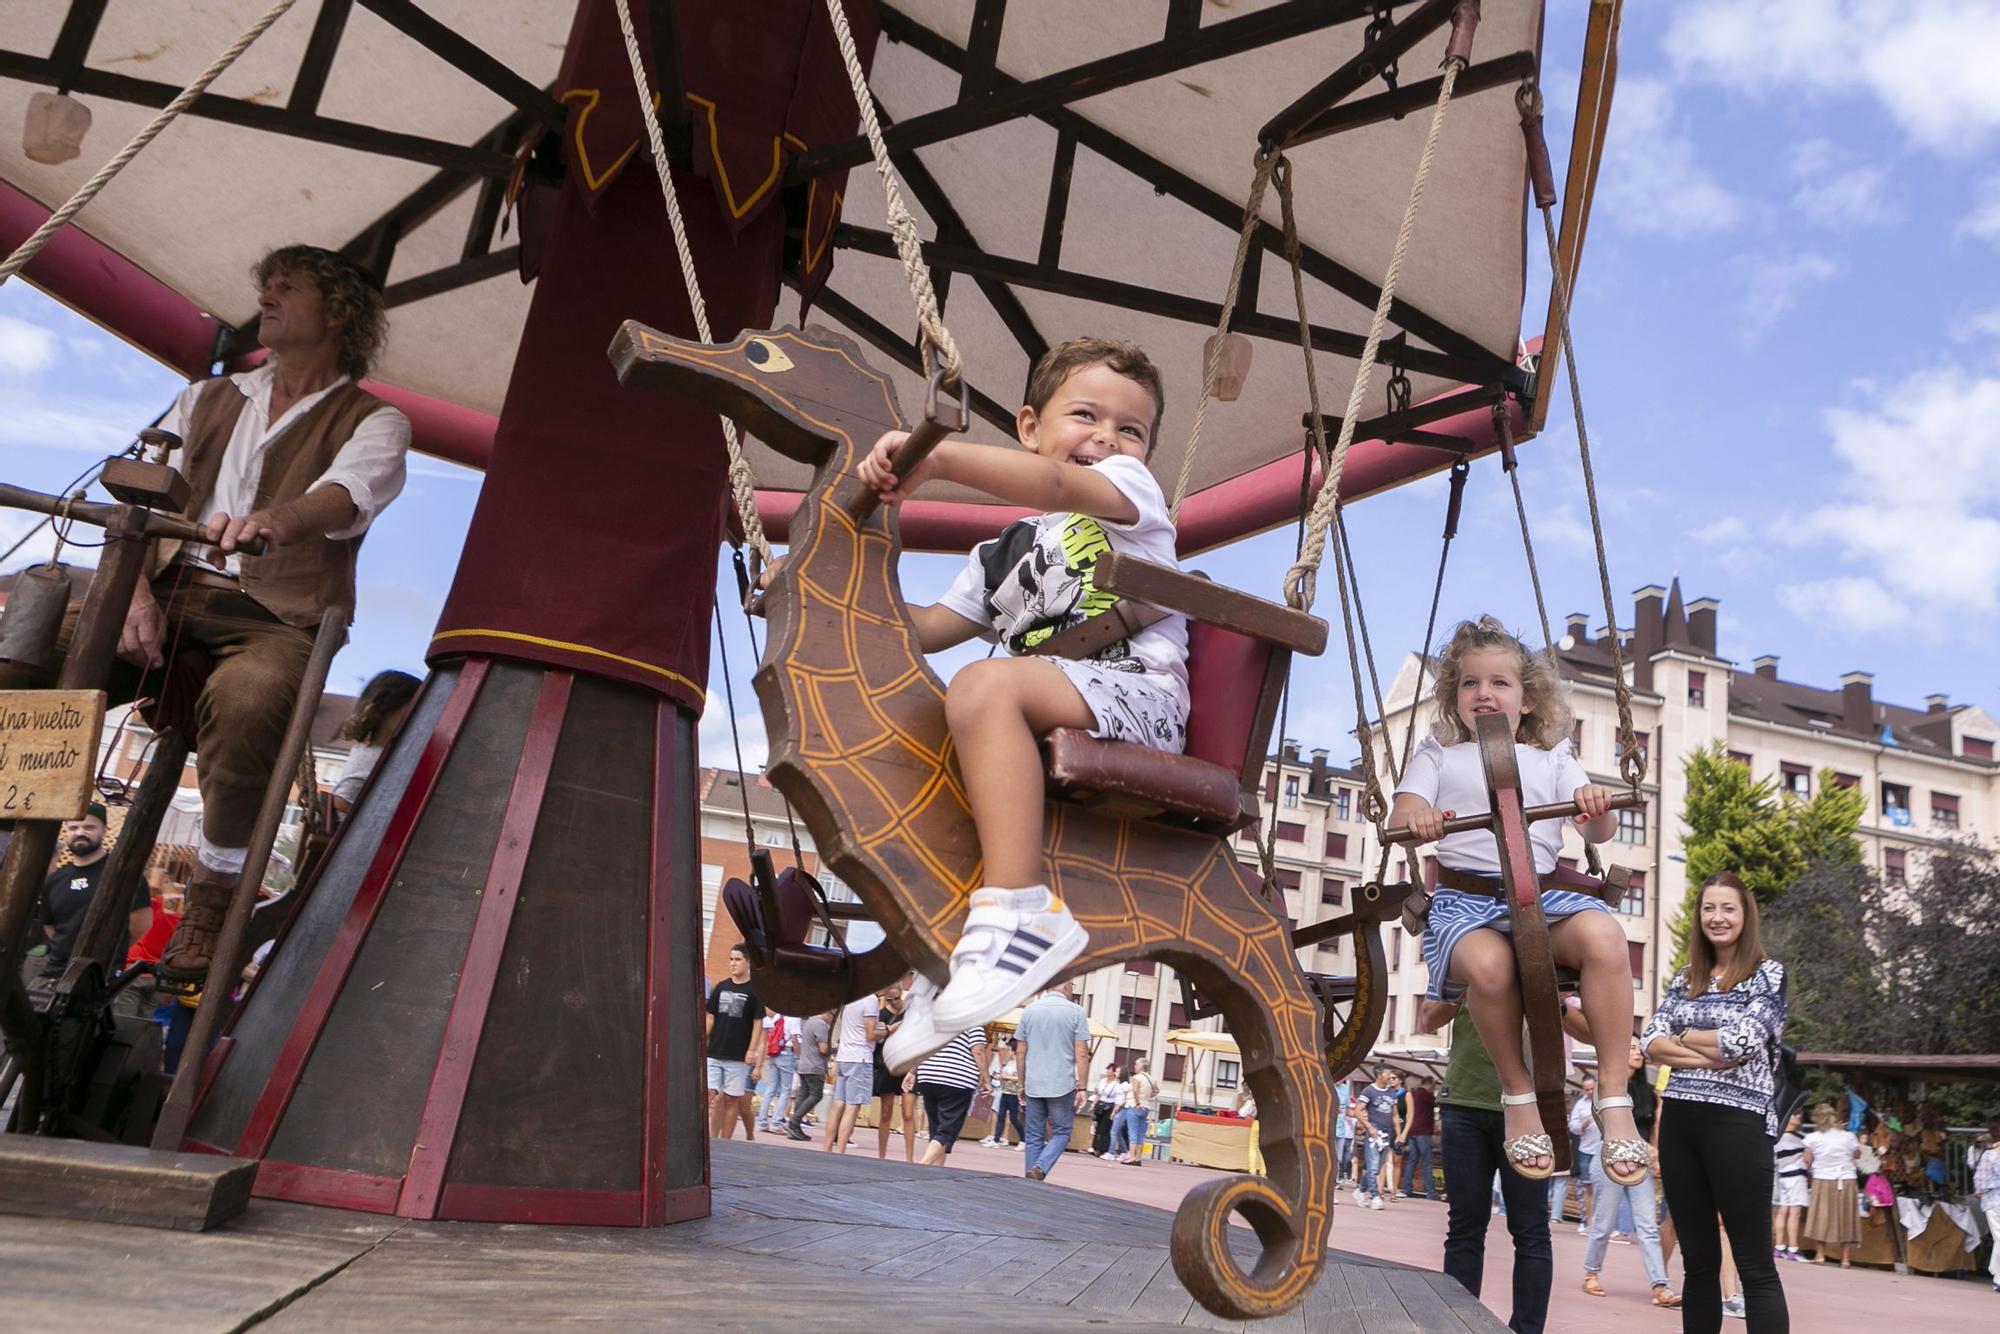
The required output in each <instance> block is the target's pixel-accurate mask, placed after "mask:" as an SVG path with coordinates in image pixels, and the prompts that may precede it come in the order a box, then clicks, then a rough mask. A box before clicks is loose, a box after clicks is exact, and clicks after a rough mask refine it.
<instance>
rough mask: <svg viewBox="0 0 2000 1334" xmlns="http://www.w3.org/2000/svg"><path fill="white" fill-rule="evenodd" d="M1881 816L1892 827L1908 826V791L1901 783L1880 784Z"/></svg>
mask: <svg viewBox="0 0 2000 1334" xmlns="http://www.w3.org/2000/svg"><path fill="white" fill-rule="evenodd" d="M1882 815H1883V818H1884V819H1886V820H1888V822H1889V823H1890V824H1892V825H1896V826H1898V827H1900V828H1908V827H1909V824H1910V789H1909V788H1908V787H1906V786H1904V785H1903V784H1901V783H1884V784H1882Z"/></svg>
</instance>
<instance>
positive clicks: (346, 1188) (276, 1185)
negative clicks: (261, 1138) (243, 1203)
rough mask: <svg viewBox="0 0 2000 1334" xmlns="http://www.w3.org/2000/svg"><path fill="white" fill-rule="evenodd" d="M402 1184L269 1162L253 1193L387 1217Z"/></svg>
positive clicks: (392, 1179)
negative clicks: (357, 1210) (385, 1215)
mask: <svg viewBox="0 0 2000 1334" xmlns="http://www.w3.org/2000/svg"><path fill="white" fill-rule="evenodd" d="M402 1184H403V1183H402V1182H400V1181H398V1180H397V1179H396V1178H395V1177H378V1176H370V1175H368V1174H367V1173H365V1172H339V1171H335V1170H334V1169H333V1168H330V1167H306V1166H304V1165H302V1164H299V1163H279V1162H272V1161H271V1160H270V1159H268V1158H267V1159H265V1160H264V1161H263V1162H261V1163H258V1164H257V1181H256V1183H255V1184H254V1185H253V1186H252V1187H251V1188H250V1193H251V1194H252V1195H255V1196H257V1197H258V1198H259V1199H265V1200H289V1201H291V1202H292V1203H294V1204H323V1205H327V1206H328V1207H330V1208H334V1209H359V1210H361V1211H362V1212H363V1213H371V1214H386V1213H390V1212H392V1211H393V1210H394V1209H395V1207H396V1192H397V1191H398V1190H399V1189H401V1188H402Z"/></svg>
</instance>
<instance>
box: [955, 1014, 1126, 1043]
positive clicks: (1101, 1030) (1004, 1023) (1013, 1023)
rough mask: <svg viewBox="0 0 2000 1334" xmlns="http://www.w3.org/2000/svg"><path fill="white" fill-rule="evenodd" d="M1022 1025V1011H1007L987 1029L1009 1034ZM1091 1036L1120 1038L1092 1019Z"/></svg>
mask: <svg viewBox="0 0 2000 1334" xmlns="http://www.w3.org/2000/svg"><path fill="white" fill-rule="evenodd" d="M1020 1023H1021V1011H1020V1010H1018V1009H1015V1010H1009V1011H1007V1013H1005V1014H1003V1015H1001V1016H1000V1017H999V1018H998V1019H995V1020H994V1021H993V1022H992V1023H990V1024H988V1025H987V1027H988V1028H1004V1029H1006V1030H1008V1031H1009V1032H1012V1031H1013V1030H1014V1029H1015V1028H1017V1027H1019V1026H1020ZM1090 1036H1092V1037H1094V1038H1115V1037H1117V1036H1118V1034H1117V1033H1116V1032H1115V1031H1113V1030H1112V1029H1109V1028H1106V1027H1105V1026H1104V1025H1103V1024H1100V1023H1098V1022H1097V1021H1096V1020H1095V1019H1092V1020H1091V1021H1090Z"/></svg>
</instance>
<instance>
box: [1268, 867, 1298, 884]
mask: <svg viewBox="0 0 2000 1334" xmlns="http://www.w3.org/2000/svg"><path fill="white" fill-rule="evenodd" d="M1271 877H1272V879H1274V880H1276V881H1277V882H1278V887H1279V888H1280V889H1297V888H1298V887H1299V873H1298V872H1297V871H1294V870H1292V869H1291V868H1290V867H1286V866H1280V867H1279V868H1278V869H1277V870H1275V871H1273V872H1271Z"/></svg>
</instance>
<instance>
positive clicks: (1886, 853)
mask: <svg viewBox="0 0 2000 1334" xmlns="http://www.w3.org/2000/svg"><path fill="white" fill-rule="evenodd" d="M1909 862H1910V854H1909V852H1908V851H1907V850H1905V849H1903V848H1884V849H1882V878H1883V879H1884V880H1886V881H1888V882H1889V883H1890V884H1892V885H1900V884H1902V883H1904V881H1905V880H1907V879H1908V878H1909V872H1910V865H1909Z"/></svg>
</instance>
